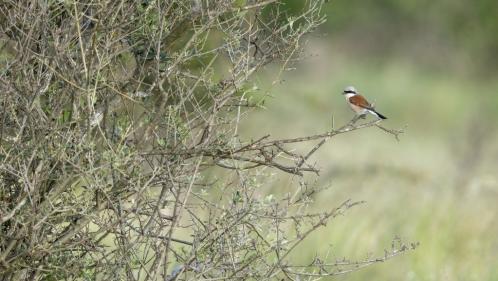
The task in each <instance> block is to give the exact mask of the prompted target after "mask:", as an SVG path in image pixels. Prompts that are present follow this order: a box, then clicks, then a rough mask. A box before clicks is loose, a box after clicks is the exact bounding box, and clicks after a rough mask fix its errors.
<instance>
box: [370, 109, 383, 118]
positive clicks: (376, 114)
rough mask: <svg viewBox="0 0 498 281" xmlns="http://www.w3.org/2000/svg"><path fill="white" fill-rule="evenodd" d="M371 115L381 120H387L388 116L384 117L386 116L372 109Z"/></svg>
mask: <svg viewBox="0 0 498 281" xmlns="http://www.w3.org/2000/svg"><path fill="white" fill-rule="evenodd" d="M370 113H372V114H373V115H375V116H377V117H379V118H380V119H387V117H386V116H384V115H382V114H380V113H378V112H377V111H375V110H373V109H372V110H370Z"/></svg>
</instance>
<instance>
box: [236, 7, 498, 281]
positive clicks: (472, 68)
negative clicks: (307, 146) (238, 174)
mask: <svg viewBox="0 0 498 281" xmlns="http://www.w3.org/2000/svg"><path fill="white" fill-rule="evenodd" d="M300 5H302V2H301V1H289V4H288V8H289V13H292V10H296V9H299V6H300ZM324 12H325V13H326V14H327V17H328V19H327V23H326V24H325V25H324V26H323V27H322V29H321V30H319V31H318V32H317V33H315V34H313V35H311V36H309V37H308V43H307V47H306V51H305V54H303V56H304V60H303V61H302V62H301V63H300V64H299V65H298V66H297V69H296V70H293V71H289V72H286V73H285V74H284V75H283V76H282V77H280V78H278V77H277V76H276V74H275V73H276V72H275V71H276V69H274V68H271V67H270V68H268V69H267V72H266V73H263V74H262V75H260V76H259V78H258V79H257V80H258V82H259V83H260V84H262V85H263V86H262V93H263V94H269V95H270V96H271V97H269V98H267V99H266V103H265V106H266V109H265V110H257V111H255V112H253V113H252V114H251V115H249V117H248V118H247V119H246V120H245V121H244V126H243V133H242V135H245V136H247V137H249V136H251V138H257V137H258V136H262V135H265V134H267V133H271V134H272V137H274V138H277V137H296V136H302V135H308V134H315V133H321V132H325V131H327V130H329V129H330V128H331V126H332V123H333V122H334V124H335V126H336V127H339V126H340V125H342V124H344V123H345V122H347V121H349V120H350V118H352V116H353V113H352V112H351V111H350V109H349V107H348V106H347V105H346V103H345V101H344V98H343V97H342V96H341V91H342V89H343V88H344V87H345V86H348V85H354V86H355V87H356V88H357V89H358V90H359V91H360V92H362V93H363V94H364V95H365V96H366V97H368V98H369V100H370V101H371V102H375V104H376V106H377V109H378V110H379V112H381V113H382V114H384V115H386V116H387V117H388V118H389V119H388V120H386V121H385V122H384V123H383V124H384V125H385V126H386V127H389V128H401V127H405V126H406V133H405V134H404V135H402V137H401V140H400V141H399V142H397V141H396V140H395V139H394V138H393V137H392V136H390V135H387V134H385V133H383V132H382V131H380V130H378V129H375V128H369V129H365V130H361V131H357V132H353V133H349V134H344V135H340V136H337V137H335V138H333V139H332V140H331V141H330V142H329V143H328V144H327V145H325V146H324V147H323V148H322V149H321V151H320V152H319V153H318V154H317V155H315V159H314V160H315V161H316V163H317V165H318V166H319V167H321V170H322V173H321V176H320V177H319V178H318V179H317V180H318V184H320V185H322V186H327V187H330V188H329V189H328V190H326V191H325V192H324V193H323V194H322V195H321V196H320V197H317V198H316V203H315V206H316V208H317V209H320V208H328V207H333V206H335V205H338V204H339V203H340V202H342V201H344V200H345V199H348V198H351V199H353V200H366V201H367V204H365V205H362V206H361V207H359V208H356V209H354V210H353V211H352V212H351V213H349V214H348V215H347V216H345V217H342V218H339V219H338V220H336V221H335V222H334V223H332V224H329V225H328V226H327V227H326V229H324V230H323V231H321V232H319V233H316V234H315V235H314V236H312V237H311V239H309V240H308V241H307V243H306V244H305V245H304V246H303V248H302V249H303V250H302V251H301V256H300V257H299V259H300V260H302V262H303V263H306V262H309V261H311V260H312V259H313V257H314V256H315V254H322V255H324V254H325V253H326V252H327V250H329V246H330V245H332V248H331V249H332V252H331V256H330V257H332V258H333V257H336V258H341V257H343V256H346V257H350V258H358V259H362V258H365V257H366V256H367V254H369V253H374V254H380V255H383V249H385V248H389V247H390V245H391V240H392V239H393V237H395V236H399V237H401V238H402V239H403V240H404V241H407V242H410V241H418V242H420V246H419V247H418V248H417V250H415V251H414V252H410V253H408V254H405V255H403V256H401V257H398V258H394V259H392V260H390V261H389V262H386V263H382V264H377V265H374V266H372V267H369V268H367V269H364V270H361V271H358V272H355V273H352V274H350V275H346V276H341V277H338V278H336V279H335V280H337V279H338V280H498V239H497V238H498V169H497V168H498V143H497V142H496V140H497V137H498V134H497V132H498V130H497V125H496V121H497V119H498V95H497V92H498V80H497V79H496V78H495V77H496V75H497V74H498V58H497V54H498V16H497V15H498V14H497V12H498V2H497V1H491V0H479V1H472V2H470V1H464V0H451V1H450V0H442V1H396V0H375V1H374V0H368V1H366V0H362V1H360V0H353V1H346V0H341V1H337V0H336V1H330V2H329V3H328V4H327V5H326V6H325V11H324ZM268 77H272V78H271V79H269V78H268ZM332 119H333V120H334V121H333V122H332ZM298 180H299V179H298V178H295V177H291V176H288V175H282V174H279V173H277V176H276V178H275V179H274V180H273V181H272V182H271V183H270V184H268V187H267V188H268V189H267V191H266V192H275V193H279V194H283V193H285V192H287V191H289V190H290V189H291V190H293V189H295V188H296V185H297V182H298ZM308 180H310V181H313V180H314V179H313V177H310V178H309V179H308Z"/></svg>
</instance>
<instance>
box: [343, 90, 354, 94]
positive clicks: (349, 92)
mask: <svg viewBox="0 0 498 281" xmlns="http://www.w3.org/2000/svg"><path fill="white" fill-rule="evenodd" d="M344 93H346V94H356V92H355V91H351V90H347V91H344Z"/></svg>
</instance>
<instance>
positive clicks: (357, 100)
mask: <svg viewBox="0 0 498 281" xmlns="http://www.w3.org/2000/svg"><path fill="white" fill-rule="evenodd" d="M349 102H350V103H351V104H354V105H356V106H359V107H361V108H365V109H372V105H371V104H370V103H369V102H368V101H367V99H365V98H364V97H363V96H362V95H354V96H352V97H350V98H349Z"/></svg>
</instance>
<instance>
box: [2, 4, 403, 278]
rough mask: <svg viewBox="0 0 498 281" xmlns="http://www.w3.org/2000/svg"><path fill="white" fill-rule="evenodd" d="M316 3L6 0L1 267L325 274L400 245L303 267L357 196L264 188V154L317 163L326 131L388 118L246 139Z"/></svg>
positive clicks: (93, 274)
mask: <svg viewBox="0 0 498 281" xmlns="http://www.w3.org/2000/svg"><path fill="white" fill-rule="evenodd" d="M321 8H322V2H321V1H310V2H306V4H305V5H304V7H303V9H301V10H298V11H297V12H295V13H286V12H285V9H283V6H282V4H281V3H278V2H277V1H272V0H269V1H249V0H248V1H225V0H218V1H201V0H192V1H184V0H181V1H125V0H123V1H102V0H87V1H14V0H12V1H11V0H6V1H2V3H1V6H0V48H1V49H0V63H1V65H0V66H1V69H0V107H1V112H0V161H1V162H0V223H1V225H0V280H62V279H64V280H67V279H75V280H177V279H178V280H187V279H189V280H199V279H211V280H212V279H216V278H220V279H238V278H252V279H254V280H262V279H274V278H283V277H284V276H286V277H287V278H296V276H305V277H307V278H315V277H320V276H322V275H334V274H342V273H346V272H349V271H351V270H354V269H355V268H358V267H362V266H366V265H369V264H371V263H375V262H377V261H383V260H385V259H387V258H389V257H391V256H394V255H397V254H399V253H400V252H403V251H404V250H406V249H407V247H406V246H404V245H401V244H399V245H398V244H396V245H393V248H392V249H390V251H388V252H386V254H385V255H382V256H381V257H380V258H378V259H377V258H373V259H372V258H370V259H367V260H365V261H360V262H353V261H348V260H345V259H344V260H340V261H337V260H334V261H327V262H321V261H320V260H319V259H317V260H316V261H311V263H310V264H308V265H306V266H301V265H293V264H292V263H291V259H290V257H291V256H292V253H293V251H294V250H295V249H296V247H297V246H298V245H299V244H300V243H301V242H302V241H303V240H304V239H305V238H306V237H307V236H308V235H309V234H310V233H311V232H313V231H314V230H316V229H317V228H319V227H320V226H322V225H325V224H326V223H327V222H328V221H329V220H330V219H332V218H334V217H336V216H338V215H340V214H342V213H344V211H346V210H347V209H349V208H350V207H352V206H354V205H356V204H358V203H357V202H351V201H347V202H345V203H344V204H342V205H340V206H336V207H331V208H330V209H329V210H325V211H324V212H322V213H318V214H315V213H308V212H307V211H306V208H307V206H308V205H309V202H310V197H309V196H311V195H313V194H314V193H315V192H317V190H316V189H315V187H313V186H308V185H304V184H303V185H301V186H298V187H296V191H295V193H294V194H291V195H286V196H283V197H282V198H276V197H271V196H270V197H264V196H261V195H260V193H258V192H257V188H258V186H259V184H260V182H261V180H264V179H263V175H265V174H263V171H264V169H263V168H271V169H275V170H279V171H282V172H285V173H290V174H295V175H297V176H301V175H303V173H306V172H316V171H317V169H316V168H315V167H314V166H313V165H311V164H309V163H308V161H307V160H308V158H309V157H310V156H311V154H313V153H314V152H316V151H317V149H318V148H319V147H320V146H321V144H323V142H324V140H326V139H328V138H330V137H332V136H334V135H337V134H340V133H345V132H348V131H351V130H355V129H360V128H364V127H368V126H380V125H379V124H378V122H377V121H374V122H369V123H364V124H361V125H355V123H354V122H352V123H350V124H347V125H345V126H344V127H342V128H339V129H337V130H332V131H330V132H326V133H324V134H321V135H317V136H309V137H303V138H296V139H288V140H271V139H270V138H269V136H266V137H263V138H260V139H255V140H241V139H239V137H238V134H237V128H238V122H239V121H240V119H241V117H242V116H243V113H244V112H245V111H246V110H247V109H248V108H251V107H254V106H257V104H253V103H251V101H250V99H249V98H248V96H249V94H250V93H251V91H253V88H254V82H253V81H252V80H251V77H252V75H253V74H254V73H256V72H257V71H258V70H260V69H262V68H263V67H264V66H266V65H268V64H269V63H274V65H279V66H280V67H281V68H282V69H283V70H285V69H286V68H287V67H288V65H289V64H291V63H292V62H293V61H294V60H295V59H297V58H298V57H299V54H300V50H301V46H300V44H301V38H302V36H303V35H304V34H306V33H308V32H310V31H312V30H313V29H315V28H316V27H317V26H318V25H319V24H321V23H322V22H323V21H324V18H323V15H322V13H321ZM391 133H394V134H397V132H394V131H392V132H391ZM311 140H321V142H320V143H319V144H318V145H317V146H316V147H315V148H314V149H313V150H311V151H308V152H306V153H304V154H299V153H297V152H295V151H293V150H292V149H291V148H289V146H291V145H293V144H295V143H299V142H303V141H311ZM216 169H218V171H217V172H216V171H214V170H216ZM208 172H209V173H215V172H216V173H220V174H219V175H220V176H219V177H218V178H215V180H213V178H212V177H211V178H206V177H205V176H206V174H207V173H208Z"/></svg>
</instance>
